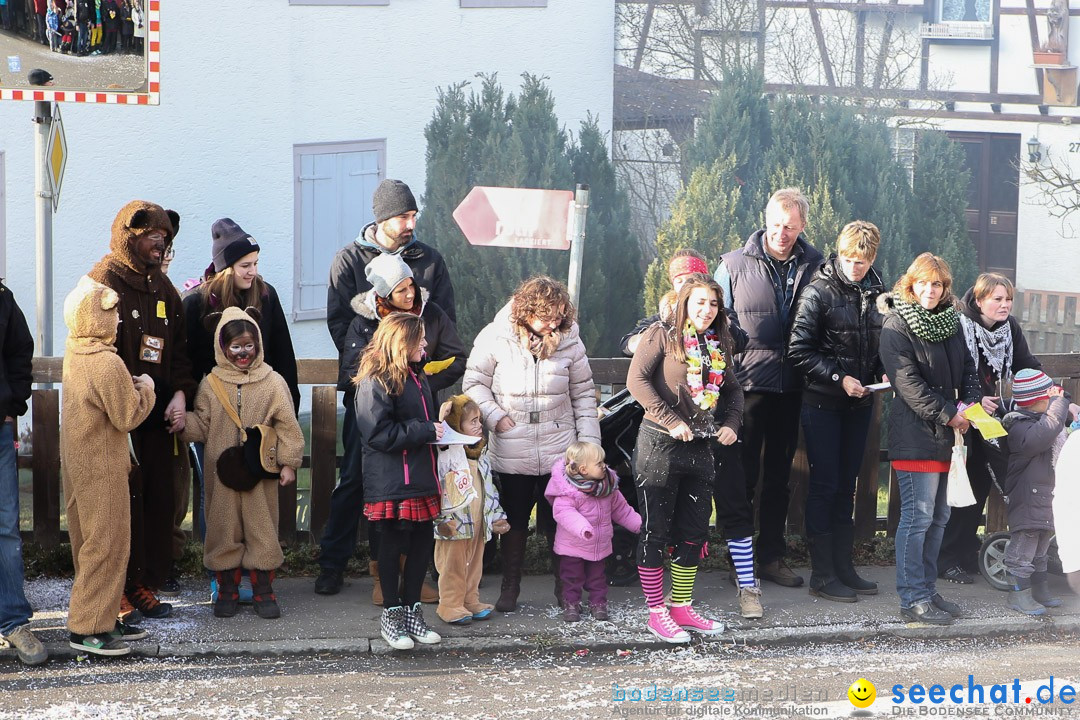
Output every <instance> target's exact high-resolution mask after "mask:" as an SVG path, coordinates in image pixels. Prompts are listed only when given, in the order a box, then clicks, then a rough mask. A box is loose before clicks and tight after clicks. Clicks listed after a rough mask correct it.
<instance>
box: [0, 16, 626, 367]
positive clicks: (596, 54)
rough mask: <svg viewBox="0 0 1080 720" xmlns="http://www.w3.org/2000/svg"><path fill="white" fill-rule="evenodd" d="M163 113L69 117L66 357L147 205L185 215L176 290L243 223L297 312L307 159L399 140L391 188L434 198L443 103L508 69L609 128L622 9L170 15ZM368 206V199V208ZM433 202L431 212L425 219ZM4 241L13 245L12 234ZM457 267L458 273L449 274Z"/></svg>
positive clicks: (312, 341) (14, 272)
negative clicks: (127, 230)
mask: <svg viewBox="0 0 1080 720" xmlns="http://www.w3.org/2000/svg"><path fill="white" fill-rule="evenodd" d="M161 17H162V25H161V28H162V76H161V77H162V82H161V98H162V101H161V105H160V106H159V107H121V106H105V105H74V104H65V105H64V106H63V117H64V126H65V129H66V131H67V139H68V146H69V150H70V158H69V160H68V164H67V171H66V175H65V178H64V186H63V192H62V196H61V199H60V208H59V212H58V213H57V214H56V216H55V220H54V250H55V258H54V264H53V270H54V288H55V297H54V303H53V322H54V328H55V341H54V352H55V353H56V354H59V353H60V352H62V349H63V342H64V338H65V337H66V334H67V333H66V328H65V327H64V325H63V318H62V315H61V307H62V304H63V298H64V296H65V295H66V293H67V292H68V290H69V289H70V288H72V287H73V286H74V284H75V282H76V281H77V280H78V278H79V276H81V275H82V274H84V273H85V272H86V271H87V270H89V268H90V267H91V265H92V264H93V263H94V262H96V261H97V260H98V259H99V258H100V257H101V256H102V255H103V254H104V253H105V252H106V251H107V249H108V239H109V228H110V225H111V223H112V220H113V217H114V215H115V213H116V212H117V210H119V208H120V207H121V206H122V205H123V204H124V203H126V202H128V201H129V200H132V199H135V198H143V199H147V200H151V201H154V202H157V203H160V204H162V205H164V206H165V207H168V208H173V209H175V210H177V211H178V212H179V213H180V215H181V230H180V234H179V235H178V237H177V241H176V252H177V256H176V260H175V261H174V263H173V266H172V269H171V270H170V276H171V277H172V278H173V279H174V281H176V282H177V283H180V282H182V281H183V280H184V279H186V278H190V277H196V276H198V275H200V274H201V272H202V270H203V269H204V268H205V267H206V265H207V264H208V263H209V260H210V225H211V223H212V222H213V221H214V220H215V219H217V218H219V217H222V216H231V217H232V218H233V219H234V220H236V221H237V222H239V223H240V225H241V226H242V227H243V228H244V229H245V230H247V231H248V232H249V233H251V234H252V235H253V236H255V238H256V239H258V241H259V243H260V245H261V248H262V252H261V255H260V271H261V272H262V273H263V275H264V277H266V279H267V280H268V281H269V282H270V283H272V284H273V285H274V286H275V287H276V288H277V289H278V292H279V294H280V295H281V299H282V304H283V305H284V307H285V308H286V310H287V311H288V310H289V309H291V308H292V306H293V303H292V295H293V256H294V247H293V225H294V218H293V209H294V197H293V194H294V192H293V180H294V178H293V146H294V145H296V144H302V143H330V142H348V141H357V140H371V139H385V142H386V169H385V175H386V176H387V177H393V178H400V179H402V180H404V181H406V182H407V183H409V184H410V185H411V186H412V188H413V190H414V191H415V192H416V194H417V195H418V196H419V195H420V194H421V193H422V192H423V189H424V172H425V171H424V167H425V151H426V143H425V140H424V136H423V129H424V125H425V124H426V123H427V122H428V120H429V119H430V117H431V113H432V110H433V109H434V106H435V102H436V98H437V90H438V88H440V87H446V86H448V85H450V84H452V83H456V82H460V81H463V80H473V79H474V76H475V75H476V74H477V73H480V72H484V73H487V72H498V74H499V79H500V81H501V82H502V85H503V87H504V89H505V90H506V91H507V92H516V91H517V88H518V87H519V86H520V81H521V77H520V75H521V73H523V72H530V73H533V74H536V75H541V76H546V77H547V78H548V84H549V87H550V88H551V91H552V93H553V95H554V98H555V102H556V111H557V112H558V114H559V117H560V119H561V120H562V121H563V122H564V123H565V126H566V127H567V129H569V130H573V131H575V132H576V131H577V129H578V128H579V125H580V123H581V121H582V120H584V119H585V118H586V116H587V115H588V114H589V113H590V112H591V113H593V114H594V115H598V116H599V118H600V122H601V127H606V128H608V129H610V127H611V115H612V92H613V87H612V83H613V75H612V60H613V56H614V7H613V3H611V2H580V1H579V0H548V6H547V7H546V8H476V9H462V8H460V7H459V3H458V2H457V1H456V0H390V4H389V5H388V6H383V7H370V6H369V7H364V6H352V7H340V6H338V7H335V6H290V5H288V4H287V3H286V2H285V0H280V1H279V2H274V3H269V2H266V0H230V2H227V3H214V6H213V10H212V11H210V10H209V9H208V8H207V7H206V6H205V4H203V3H196V2H188V1H186V0H163V2H162V10H161ZM32 115H33V103H29V102H2V103H0V152H2V153H3V156H4V158H5V162H6V167H5V170H6V190H7V192H6V198H7V206H6V208H5V209H4V210H5V211H6V212H0V217H5V216H6V229H7V235H6V237H7V248H6V250H7V277H6V279H5V283H7V284H8V285H9V286H10V287H11V288H12V290H13V291H14V293H15V295H16V298H17V299H18V301H19V303H20V305H21V306H22V308H23V311H24V312H25V313H26V316H27V318H28V321H29V322H30V324H31V326H33V324H34V317H35V312H36V310H35V281H34V278H35V261H34V257H35V246H34V196H33V195H34V194H33V187H34V172H33V147H34V138H33V125H32V123H31V121H30V120H31V117H32ZM365 202H366V200H365ZM422 207H423V201H422V200H421V208H422ZM0 237H3V235H2V234H0ZM451 270H453V268H451ZM293 342H294V344H295V345H296V350H297V355H298V356H300V357H331V356H333V355H334V349H333V345H332V343H331V342H330V338H329V335H328V334H327V331H326V325H325V323H324V322H323V321H322V320H309V321H303V322H297V323H295V324H294V325H293Z"/></svg>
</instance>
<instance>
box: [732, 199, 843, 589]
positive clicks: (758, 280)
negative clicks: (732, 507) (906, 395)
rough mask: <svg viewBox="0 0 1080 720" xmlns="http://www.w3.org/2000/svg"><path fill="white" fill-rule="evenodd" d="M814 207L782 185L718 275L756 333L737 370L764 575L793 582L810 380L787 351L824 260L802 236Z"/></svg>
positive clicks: (735, 311) (797, 580) (739, 315)
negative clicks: (794, 484)
mask: <svg viewBox="0 0 1080 720" xmlns="http://www.w3.org/2000/svg"><path fill="white" fill-rule="evenodd" d="M809 209H810V204H809V203H808V202H807V201H806V197H805V196H804V195H803V194H802V192H801V191H800V190H799V189H798V188H784V189H782V190H777V191H776V192H775V193H773V195H772V197H771V198H769V203H768V205H766V206H765V227H764V228H762V229H760V230H757V231H756V232H754V234H752V235H751V236H750V238H749V239H748V240H747V241H746V244H745V245H743V246H742V247H741V248H739V249H738V250H733V251H732V252H729V253H726V254H725V255H723V257H721V259H720V265H719V267H717V269H716V273H715V275H714V277H715V279H716V281H717V282H718V283H720V287H721V288H723V290H724V304H725V306H726V307H727V309H728V311H729V314H730V315H733V316H734V317H735V320H736V322H738V323H739V325H740V326H742V328H743V330H745V331H746V333H747V335H749V340H748V341H747V344H746V348H745V349H744V350H743V352H742V353H740V354H739V355H736V356H735V370H736V373H737V374H738V377H739V380H740V381H741V382H742V385H743V390H744V392H745V405H744V409H743V430H742V438H741V440H742V445H743V467H744V469H745V471H746V492H747V496H748V497H749V498H750V501H751V504H753V499H754V494H755V490H756V488H757V484H758V478H759V477H760V478H761V500H760V502H759V504H758V508H757V511H758V517H757V520H758V544H757V551H756V554H757V559H758V576H759V577H761V578H762V579H764V580H771V581H772V582H775V583H777V584H779V585H784V586H787V587H798V586H799V585H802V583H803V579H802V578H801V577H800V576H798V575H796V574H795V573H794V572H792V571H791V569H790V568H789V567H788V566H787V563H785V562H784V555H785V554H786V551H787V542H786V540H785V539H784V528H785V526H786V524H787V511H788V502H789V500H790V493H789V491H788V481H789V477H790V474H791V461H792V459H793V458H794V457H795V447H796V445H797V444H798V441H799V413H800V411H801V409H802V385H803V379H802V375H801V374H800V373H798V372H797V371H796V369H795V365H794V363H792V362H791V360H789V359H788V357H787V351H788V336H789V334H790V330H791V322H792V319H793V318H794V315H795V303H796V302H797V301H798V298H799V293H801V292H802V290H803V288H804V287H805V286H806V285H807V284H808V283H809V282H810V279H811V278H812V277H813V275H814V271H815V270H817V269H818V267H819V266H820V265H821V263H822V261H823V258H822V255H821V253H820V252H818V251H817V250H816V249H815V248H814V247H813V246H812V245H810V243H809V242H807V240H806V238H805V237H803V235H802V231H803V229H804V228H805V227H806V216H807V213H808V212H809ZM762 450H764V462H762Z"/></svg>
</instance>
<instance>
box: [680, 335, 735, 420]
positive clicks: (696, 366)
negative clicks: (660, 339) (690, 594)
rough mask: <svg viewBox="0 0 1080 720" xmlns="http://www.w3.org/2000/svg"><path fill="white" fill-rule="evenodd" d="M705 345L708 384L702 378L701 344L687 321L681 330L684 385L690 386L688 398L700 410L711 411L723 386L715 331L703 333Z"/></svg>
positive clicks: (721, 355)
mask: <svg viewBox="0 0 1080 720" xmlns="http://www.w3.org/2000/svg"><path fill="white" fill-rule="evenodd" d="M705 345H706V347H707V348H708V351H709V382H708V383H707V384H706V383H705V382H704V378H703V363H702V356H701V343H700V342H699V341H698V333H697V330H696V329H695V328H694V325H693V323H692V322H690V321H689V320H687V321H686V327H685V328H683V347H684V348H685V349H686V384H687V385H689V386H690V396H691V397H692V398H693V400H694V403H695V404H696V405H697V406H698V407H699V408H701V409H702V410H712V409H713V408H714V407H716V401H717V400H718V399H719V397H720V386H721V385H723V384H724V369H725V368H726V367H727V362H726V361H725V360H724V351H723V350H721V349H720V338H719V337H717V335H716V331H715V330H713V329H712V328H709V329H708V330H706V331H705Z"/></svg>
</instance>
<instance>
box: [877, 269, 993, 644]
mask: <svg viewBox="0 0 1080 720" xmlns="http://www.w3.org/2000/svg"><path fill="white" fill-rule="evenodd" d="M951 285H952V273H951V271H950V270H949V265H948V263H946V262H945V261H944V260H943V259H941V258H939V257H937V256H935V255H932V254H930V253H923V254H922V255H920V256H919V257H917V258H915V261H914V262H913V263H912V264H911V266H910V267H909V268H908V270H907V272H906V273H904V275H903V277H901V278H900V280H899V281H898V282H897V283H896V287H895V288H894V292H893V293H892V294H890V295H885V296H882V298H881V300H882V304H881V307H882V312H883V313H885V321H884V324H883V326H882V329H881V340H880V343H879V345H880V353H881V362H882V364H884V366H885V372H886V374H887V376H888V377H889V378H890V379H891V381H892V387H893V391H894V392H895V393H896V398H895V399H894V400H893V402H892V406H891V407H890V408H889V460H890V461H891V462H892V465H893V469H895V470H896V479H897V484H898V486H899V488H900V525H899V526H898V527H897V529H896V592H897V593H898V594H899V595H900V615H901V617H903V618H904V620H906V621H908V622H928V623H934V624H936V625H950V624H952V621H953V618H954V617H958V616H959V615H960V613H961V610H960V606H958V605H957V604H956V603H952V602H949V601H948V600H945V599H944V598H943V597H941V595H940V594H939V593H938V592H937V588H936V580H937V557H938V550H939V549H940V548H941V536H942V533H943V532H944V531H945V523H947V522H948V520H949V506H948V504H947V503H946V501H945V485H946V479H947V476H948V472H949V460H950V457H951V455H952V446H953V442H954V430H958V431H959V432H961V433H964V432H967V430H968V427H969V426H970V423H969V422H968V420H967V418H965V417H964V416H963V414H961V412H960V411H961V409H962V408H963V407H965V406H966V405H970V404H973V403H977V402H979V383H978V379H977V378H976V376H975V362H974V361H973V360H972V359H971V355H970V354H968V351H967V347H966V346H965V345H964V336H963V333H962V332H961V331H960V319H959V314H958V313H957V312H956V308H955V307H953V304H952V296H951V294H950V292H949V290H950V287H951Z"/></svg>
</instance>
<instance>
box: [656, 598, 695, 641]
mask: <svg viewBox="0 0 1080 720" xmlns="http://www.w3.org/2000/svg"><path fill="white" fill-rule="evenodd" d="M646 627H648V629H649V632H651V633H652V634H653V635H655V636H656V637H658V638H660V639H661V640H663V641H664V642H669V643H688V642H690V635H689V633H687V632H686V631H685V630H683V629H682V628H681V627H679V626H678V624H677V623H676V622H675V621H674V620H672V619H671V615H669V614H668V611H667V608H666V607H663V608H660V609H658V610H653V609H652V608H650V609H649V624H648V625H647V626H646Z"/></svg>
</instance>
